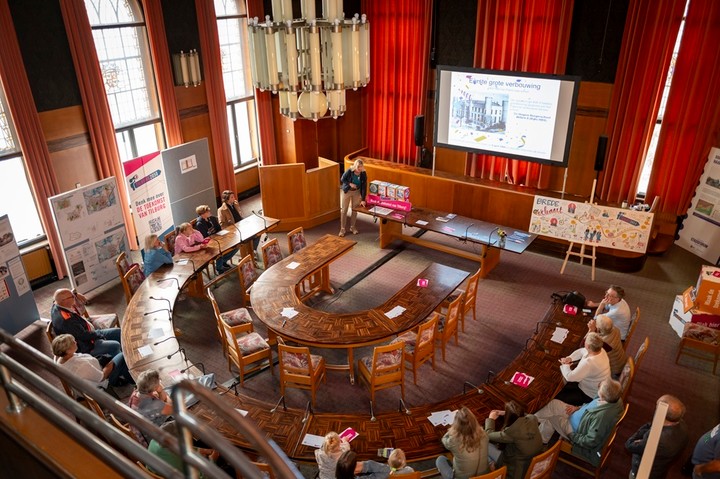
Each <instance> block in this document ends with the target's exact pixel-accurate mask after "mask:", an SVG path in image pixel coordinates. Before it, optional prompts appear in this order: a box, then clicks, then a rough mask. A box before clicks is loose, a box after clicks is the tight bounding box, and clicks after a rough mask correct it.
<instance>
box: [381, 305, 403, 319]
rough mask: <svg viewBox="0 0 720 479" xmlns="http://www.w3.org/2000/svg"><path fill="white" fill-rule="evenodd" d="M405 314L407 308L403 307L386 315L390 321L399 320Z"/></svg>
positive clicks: (396, 308)
mask: <svg viewBox="0 0 720 479" xmlns="http://www.w3.org/2000/svg"><path fill="white" fill-rule="evenodd" d="M403 312H405V308H403V307H402V306H395V307H394V308H393V309H391V310H390V311H388V312H387V313H385V316H387V317H388V318H390V319H392V318H397V317H398V316H400V315H401V314H403Z"/></svg>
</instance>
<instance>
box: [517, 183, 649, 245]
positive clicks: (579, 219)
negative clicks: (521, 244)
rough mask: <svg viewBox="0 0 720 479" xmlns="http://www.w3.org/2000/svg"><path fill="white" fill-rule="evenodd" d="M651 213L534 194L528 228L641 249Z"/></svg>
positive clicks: (574, 239)
mask: <svg viewBox="0 0 720 479" xmlns="http://www.w3.org/2000/svg"><path fill="white" fill-rule="evenodd" d="M652 219H653V214H652V213H647V212H644V211H635V210H630V209H623V208H613V207H609V206H599V205H594V204H590V203H578V202H575V201H567V200H560V199H557V198H549V197H545V196H535V200H534V202H533V211H532V216H531V217H530V227H529V229H528V230H529V231H530V232H531V233H535V234H538V235H542V236H549V237H551V238H557V239H562V240H566V241H569V242H572V243H584V244H586V245H591V246H599V247H603V248H611V249H620V250H625V251H634V252H637V253H644V252H645V250H646V249H647V244H648V238H649V236H650V229H651V227H652Z"/></svg>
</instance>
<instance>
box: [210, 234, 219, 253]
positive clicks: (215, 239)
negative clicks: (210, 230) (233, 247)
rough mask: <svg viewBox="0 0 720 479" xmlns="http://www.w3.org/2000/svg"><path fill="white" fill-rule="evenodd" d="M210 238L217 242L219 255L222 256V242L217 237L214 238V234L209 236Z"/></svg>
mask: <svg viewBox="0 0 720 479" xmlns="http://www.w3.org/2000/svg"><path fill="white" fill-rule="evenodd" d="M209 238H210V239H211V240H213V241H214V242H215V243H216V244H217V247H218V256H220V253H222V248H221V247H220V242H219V241H218V240H217V238H213V237H212V236H209Z"/></svg>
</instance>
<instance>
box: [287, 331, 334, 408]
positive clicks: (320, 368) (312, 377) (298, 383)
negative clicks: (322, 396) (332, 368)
mask: <svg viewBox="0 0 720 479" xmlns="http://www.w3.org/2000/svg"><path fill="white" fill-rule="evenodd" d="M278 361H279V363H280V394H281V395H283V396H284V395H285V388H286V387H290V388H297V389H306V390H309V391H310V401H311V404H312V405H313V406H314V405H315V393H316V391H317V388H318V384H319V383H320V381H321V380H323V381H325V382H327V379H326V376H325V358H323V357H322V356H320V355H317V354H310V348H308V347H305V346H290V345H287V344H285V343H284V342H283V340H282V338H278Z"/></svg>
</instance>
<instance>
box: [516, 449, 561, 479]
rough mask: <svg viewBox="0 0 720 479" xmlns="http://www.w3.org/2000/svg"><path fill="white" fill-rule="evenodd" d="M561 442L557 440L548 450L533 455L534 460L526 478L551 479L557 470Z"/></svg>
mask: <svg viewBox="0 0 720 479" xmlns="http://www.w3.org/2000/svg"><path fill="white" fill-rule="evenodd" d="M561 442H562V441H557V442H556V443H555V444H554V445H553V446H552V447H550V448H549V449H548V450H547V451H545V452H542V453H540V454H538V455H537V456H535V457H533V459H532V461H530V467H528V470H527V472H526V473H525V479H550V477H551V476H552V473H553V471H554V470H555V464H557V461H558V456H560V444H561Z"/></svg>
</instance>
